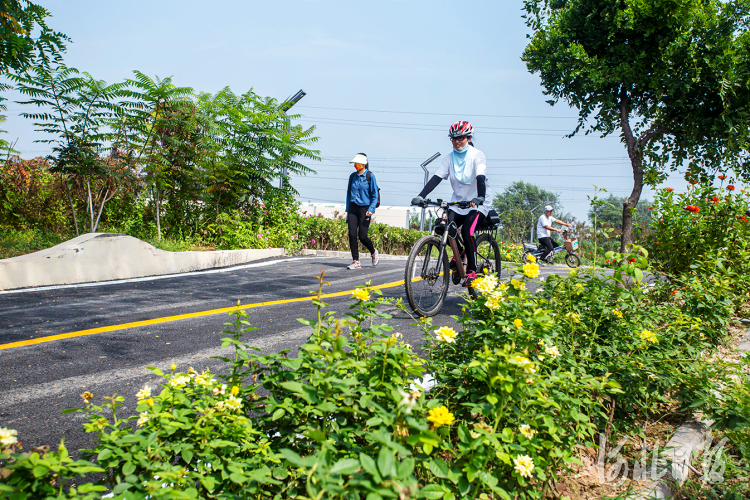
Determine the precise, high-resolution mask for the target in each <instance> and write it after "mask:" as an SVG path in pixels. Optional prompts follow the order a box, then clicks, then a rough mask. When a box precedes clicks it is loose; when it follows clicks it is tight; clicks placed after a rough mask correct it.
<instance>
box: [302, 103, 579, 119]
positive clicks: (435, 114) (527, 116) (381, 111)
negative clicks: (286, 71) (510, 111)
mask: <svg viewBox="0 0 750 500" xmlns="http://www.w3.org/2000/svg"><path fill="white" fill-rule="evenodd" d="M297 107H298V108H310V109H331V110H336V111H360V112H364V113H393V114H401V115H432V116H465V117H467V118H468V117H475V116H476V117H483V118H542V119H553V120H577V119H578V117H577V116H531V115H480V114H471V113H426V112H419V111H389V110H384V109H357V108H329V107H325V106H301V105H298V106H297Z"/></svg>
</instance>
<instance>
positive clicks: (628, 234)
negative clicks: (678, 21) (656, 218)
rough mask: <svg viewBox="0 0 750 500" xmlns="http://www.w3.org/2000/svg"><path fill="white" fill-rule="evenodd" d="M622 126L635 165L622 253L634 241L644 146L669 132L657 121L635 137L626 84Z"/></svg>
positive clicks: (624, 215)
mask: <svg viewBox="0 0 750 500" xmlns="http://www.w3.org/2000/svg"><path fill="white" fill-rule="evenodd" d="M620 127H621V128H622V133H623V136H624V137H625V145H626V146H627V148H628V157H629V158H630V165H631V166H632V167H633V190H632V191H631V192H630V196H629V197H628V199H627V200H625V203H623V204H622V241H621V242H620V253H625V251H626V249H627V246H628V244H629V243H632V242H633V212H634V211H635V206H636V205H637V204H638V201H639V200H640V199H641V192H642V191H643V147H644V146H645V145H646V144H648V141H650V140H651V139H653V138H654V137H656V136H658V135H662V134H665V133H667V132H668V130H667V129H666V128H664V127H661V126H660V125H659V124H658V123H657V124H655V125H654V126H653V127H652V128H651V129H649V130H647V131H646V132H644V133H643V135H641V136H640V137H639V138H638V139H637V140H636V138H635V137H633V130H632V129H631V128H630V97H629V96H628V93H627V91H626V90H625V87H624V86H623V87H622V88H621V89H620Z"/></svg>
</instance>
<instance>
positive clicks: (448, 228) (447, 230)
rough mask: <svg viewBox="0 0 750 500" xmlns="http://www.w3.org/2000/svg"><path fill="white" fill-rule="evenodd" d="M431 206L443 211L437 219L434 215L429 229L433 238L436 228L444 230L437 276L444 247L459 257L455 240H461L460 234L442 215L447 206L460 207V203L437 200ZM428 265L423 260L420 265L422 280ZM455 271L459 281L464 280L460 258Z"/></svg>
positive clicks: (451, 222)
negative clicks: (433, 220) (444, 221)
mask: <svg viewBox="0 0 750 500" xmlns="http://www.w3.org/2000/svg"><path fill="white" fill-rule="evenodd" d="M426 201H427V200H426ZM431 204H433V205H435V206H437V207H438V208H439V209H442V211H443V212H442V213H441V214H439V215H440V216H439V217H438V216H437V215H438V214H437V213H436V214H435V215H436V217H435V222H434V223H433V225H432V228H431V229H432V230H431V231H430V234H432V235H433V236H437V235H438V234H437V231H436V228H437V227H438V226H440V227H442V228H444V229H443V234H442V236H441V240H440V251H439V253H438V262H437V266H435V272H436V274H437V275H438V276H439V275H440V272H441V271H442V267H443V255H445V247H446V245H450V247H451V250H453V255H454V256H457V255H460V252H459V251H458V243H457V242H456V239H457V238H461V234H460V233H459V232H458V226H457V225H456V223H455V222H453V221H447V220H446V219H444V218H443V215H444V214H445V212H446V211H447V210H448V207H449V206H453V205H456V206H460V205H461V202H454V203H447V202H445V201H443V200H437V203H431ZM436 212H437V211H436ZM443 220H446V223H445V224H443V223H442V222H441V221H443ZM451 234H455V235H456V236H453V237H452V236H451ZM449 240H450V241H449ZM462 243H463V242H462ZM428 263H429V260H427V259H425V261H424V263H423V264H422V273H421V275H422V278H423V279H424V277H425V272H426V271H427V266H428ZM456 269H457V270H458V276H459V277H460V278H461V279H464V278H465V277H466V267H465V266H464V263H463V261H462V260H461V259H460V258H459V259H456Z"/></svg>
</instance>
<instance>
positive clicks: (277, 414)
mask: <svg viewBox="0 0 750 500" xmlns="http://www.w3.org/2000/svg"><path fill="white" fill-rule="evenodd" d="M283 416H284V408H279V409H277V410H276V411H275V412H273V415H271V420H278V419H280V418H281V417H283Z"/></svg>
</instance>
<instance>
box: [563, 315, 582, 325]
mask: <svg viewBox="0 0 750 500" xmlns="http://www.w3.org/2000/svg"><path fill="white" fill-rule="evenodd" d="M565 317H566V318H570V319H571V320H572V321H573V323H580V322H581V317H580V316H578V315H577V314H576V313H574V312H569V313H568V314H566V315H565Z"/></svg>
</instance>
